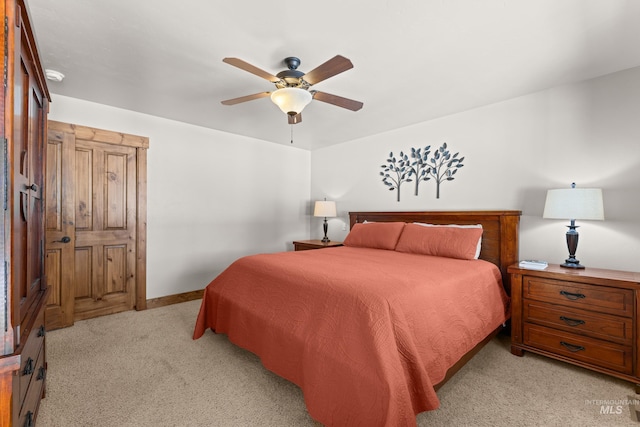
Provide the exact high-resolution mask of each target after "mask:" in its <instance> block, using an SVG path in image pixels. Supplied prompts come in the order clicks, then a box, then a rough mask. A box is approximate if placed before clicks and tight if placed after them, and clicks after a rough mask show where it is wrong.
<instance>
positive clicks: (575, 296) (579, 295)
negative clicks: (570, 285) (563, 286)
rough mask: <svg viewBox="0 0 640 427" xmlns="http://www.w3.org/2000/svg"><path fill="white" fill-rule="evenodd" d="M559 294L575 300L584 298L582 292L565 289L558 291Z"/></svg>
mask: <svg viewBox="0 0 640 427" xmlns="http://www.w3.org/2000/svg"><path fill="white" fill-rule="evenodd" d="M560 295H562V296H564V297H566V298H567V299H570V300H571V301H575V300H577V299H580V298H586V296H585V295H584V294H574V293H571V292H567V291H560Z"/></svg>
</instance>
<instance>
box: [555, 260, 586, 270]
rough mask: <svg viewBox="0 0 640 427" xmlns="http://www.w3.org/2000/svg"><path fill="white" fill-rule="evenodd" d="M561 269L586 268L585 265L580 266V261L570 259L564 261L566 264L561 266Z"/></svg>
mask: <svg viewBox="0 0 640 427" xmlns="http://www.w3.org/2000/svg"><path fill="white" fill-rule="evenodd" d="M560 267H565V268H576V269H580V268H584V265H582V264H580V261H578V260H577V259H575V258H568V259H565V260H564V264H560Z"/></svg>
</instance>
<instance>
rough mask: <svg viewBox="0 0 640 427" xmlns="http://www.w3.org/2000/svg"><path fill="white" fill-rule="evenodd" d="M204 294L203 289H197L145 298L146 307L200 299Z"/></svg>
mask: <svg viewBox="0 0 640 427" xmlns="http://www.w3.org/2000/svg"><path fill="white" fill-rule="evenodd" d="M203 295H204V289H199V290H197V291H191V292H184V293H181V294H175V295H167V296H165V297H159V298H152V299H148V300H147V308H158V307H164V306H165V305H171V304H178V303H181V302H187V301H193V300H196V299H202V296H203Z"/></svg>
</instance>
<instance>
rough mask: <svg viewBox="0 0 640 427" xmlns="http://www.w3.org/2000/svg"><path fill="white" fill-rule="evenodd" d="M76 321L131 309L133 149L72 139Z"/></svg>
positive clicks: (133, 275)
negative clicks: (74, 161) (73, 152)
mask: <svg viewBox="0 0 640 427" xmlns="http://www.w3.org/2000/svg"><path fill="white" fill-rule="evenodd" d="M75 156H76V174H75V175H76V181H75V199H76V200H75V204H76V212H75V216H76V221H75V223H76V244H75V280H74V283H75V318H76V319H86V318H90V317H96V316H100V315H103V314H111V313H116V312H119V311H125V310H131V309H133V307H134V305H135V286H134V285H135V280H136V228H137V227H136V209H135V206H136V149H135V148H133V147H126V146H117V145H110V144H102V143H97V142H94V141H83V140H78V139H76V153H75Z"/></svg>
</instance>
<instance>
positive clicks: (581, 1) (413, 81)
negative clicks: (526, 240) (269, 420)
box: [27, 0, 640, 149]
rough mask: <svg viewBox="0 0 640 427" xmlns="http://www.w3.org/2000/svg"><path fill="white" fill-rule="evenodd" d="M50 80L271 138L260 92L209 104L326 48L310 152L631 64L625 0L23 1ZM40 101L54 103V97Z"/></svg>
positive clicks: (638, 18) (81, 94)
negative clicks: (54, 75) (246, 66)
mask: <svg viewBox="0 0 640 427" xmlns="http://www.w3.org/2000/svg"><path fill="white" fill-rule="evenodd" d="M27 2H28V4H29V8H30V11H31V17H32V20H33V25H34V27H35V32H36V38H37V40H38V45H39V49H40V54H41V57H42V62H43V65H44V67H45V68H51V69H55V70H57V71H60V72H62V73H63V74H65V76H66V78H65V79H64V81H63V82H61V83H55V82H49V90H50V91H51V93H52V94H53V102H54V103H55V95H56V94H59V95H65V96H69V97H73V98H79V99H84V100H88V101H93V102H97V103H101V104H106V105H111V106H115V107H120V108H124V109H128V110H133V111H138V112H142V113H147V114H151V115H154V116H159V117H165V118H169V119H174V120H178V121H182V122H186V123H191V124H194V125H199V126H204V127H207V128H212V129H218V130H221V131H224V132H230V133H234V134H239V135H245V136H249V137H253V138H258V139H262V140H266V141H272V142H276V143H282V144H289V143H290V132H291V127H290V125H288V124H287V119H286V116H285V114H284V113H282V112H281V111H280V110H279V109H278V108H277V107H276V106H275V105H274V104H273V103H272V102H271V101H270V100H269V98H262V99H258V100H253V101H250V102H246V103H242V104H237V105H235V106H223V105H221V104H220V101H222V100H225V99H229V98H236V97H239V96H243V95H248V94H253V93H257V92H262V91H271V90H272V89H273V88H274V86H273V85H272V84H271V83H269V82H268V81H267V80H264V79H261V78H260V77H257V76H255V75H253V74H250V73H248V72H245V71H243V70H240V69H238V68H235V67H232V66H230V65H228V64H225V63H223V62H222V58H224V57H227V56H229V57H237V58H240V59H243V60H245V61H247V62H249V63H251V64H253V65H255V66H257V67H259V68H261V69H263V70H265V71H267V72H269V73H272V74H276V73H277V72H279V71H282V70H284V69H286V66H285V65H284V63H283V62H282V61H283V59H284V58H285V57H287V56H297V57H299V58H300V59H301V61H302V63H301V65H300V67H299V69H300V70H301V71H303V72H308V71H310V70H311V69H313V68H315V67H316V66H318V65H320V64H321V63H323V62H325V61H326V60H328V59H330V58H332V57H333V56H335V55H337V54H340V55H343V56H345V57H347V58H349V59H350V60H351V61H352V62H353V64H354V68H353V69H351V70H348V71H346V72H344V73H342V74H339V75H337V76H335V77H332V78H330V79H327V80H325V81H323V82H320V83H318V84H317V85H316V86H314V87H313V88H314V89H317V90H321V91H324V92H328V93H331V94H335V95H339V96H343V97H346V98H351V99H355V100H358V101H362V102H363V103H364V107H363V108H362V109H361V110H360V111H358V112H353V111H350V110H346V109H343V108H339V107H336V106H333V105H330V104H326V103H323V102H319V101H312V102H311V104H310V105H309V106H307V108H306V109H305V110H304V113H303V117H304V120H303V122H302V123H300V124H297V125H294V127H293V131H294V145H295V146H297V147H301V148H306V149H317V148H321V147H324V146H328V145H331V144H337V143H341V142H345V141H349V140H353V139H357V138H362V137H366V136H368V135H372V134H377V133H381V132H384V131H388V130H392V129H396V128H400V127H403V126H407V125H411V124H413V123H418V122H422V121H426V120H430V119H433V118H436V117H441V116H445V115H448V114H452V113H456V112H459V111H464V110H468V109H470V108H474V107H478V106H481V105H486V104H490V103H493V102H496V101H500V100H504V99H509V98H513V97H516V96H519V95H524V94H527V93H531V92H535V91H538V90H542V89H546V88H549V87H553V86H557V85H561V84H565V83H570V82H574V81H580V80H585V79H589V78H592V77H596V76H600V75H604V74H608V73H611V72H615V71H619V70H623V69H627V68H632V67H636V66H640V1H635V0H394V1H392V0H372V1H365V0H361V1H358V0H325V1H322V2H314V3H311V2H306V1H298V2H293V3H286V2H285V3H277V2H267V1H261V0H233V1H224V2H222V1H212V0H182V1H179V2H178V1H170V0H134V1H132V0H100V1H98V0H93V1H87V0H56V1H51V0H27ZM52 108H55V107H54V106H53V107H52Z"/></svg>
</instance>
